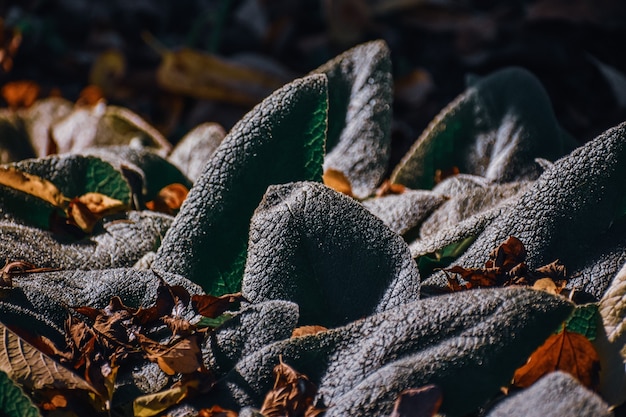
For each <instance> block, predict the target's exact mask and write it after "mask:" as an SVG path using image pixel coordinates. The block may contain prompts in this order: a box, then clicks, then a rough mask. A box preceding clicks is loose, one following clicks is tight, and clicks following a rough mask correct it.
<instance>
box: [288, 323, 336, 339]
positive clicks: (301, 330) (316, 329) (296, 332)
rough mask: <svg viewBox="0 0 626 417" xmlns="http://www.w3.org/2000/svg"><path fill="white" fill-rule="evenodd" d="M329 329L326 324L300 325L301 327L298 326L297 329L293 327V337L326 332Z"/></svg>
mask: <svg viewBox="0 0 626 417" xmlns="http://www.w3.org/2000/svg"><path fill="white" fill-rule="evenodd" d="M327 330H328V329H327V328H326V327H324V326H300V327H296V328H295V329H293V332H292V333H291V337H300V336H307V335H310V334H317V333H320V332H325V331H327Z"/></svg>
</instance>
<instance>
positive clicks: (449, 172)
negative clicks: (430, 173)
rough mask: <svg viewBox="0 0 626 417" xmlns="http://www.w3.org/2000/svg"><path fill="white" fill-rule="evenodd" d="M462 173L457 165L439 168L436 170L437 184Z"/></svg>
mask: <svg viewBox="0 0 626 417" xmlns="http://www.w3.org/2000/svg"><path fill="white" fill-rule="evenodd" d="M460 173H461V170H459V167H457V166H454V167H452V168H448V169H437V170H435V184H439V183H440V182H441V181H443V180H445V179H446V178H450V177H454V176H455V175H459V174H460Z"/></svg>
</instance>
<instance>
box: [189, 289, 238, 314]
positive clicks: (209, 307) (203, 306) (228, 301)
mask: <svg viewBox="0 0 626 417" xmlns="http://www.w3.org/2000/svg"><path fill="white" fill-rule="evenodd" d="M241 301H245V299H244V298H243V296H242V295H241V293H240V292H238V293H234V294H224V295H222V296H220V297H215V296H213V295H210V294H206V295H201V294H194V295H193V296H192V297H191V306H192V307H193V309H194V311H195V312H196V313H198V314H200V315H201V316H204V317H209V318H216V317H218V316H219V315H221V314H222V313H224V312H225V311H227V310H230V309H234V308H236V305H237V303H239V302H241Z"/></svg>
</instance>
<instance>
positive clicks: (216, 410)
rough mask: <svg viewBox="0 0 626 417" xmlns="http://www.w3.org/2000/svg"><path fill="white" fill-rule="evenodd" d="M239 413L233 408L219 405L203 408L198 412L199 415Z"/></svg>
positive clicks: (230, 416)
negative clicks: (227, 408)
mask: <svg viewBox="0 0 626 417" xmlns="http://www.w3.org/2000/svg"><path fill="white" fill-rule="evenodd" d="M238 415H239V414H238V413H237V412H235V411H232V410H226V409H224V408H222V407H220V406H219V405H214V406H213V407H211V408H203V409H202V410H200V411H199V412H198V417H237V416H238Z"/></svg>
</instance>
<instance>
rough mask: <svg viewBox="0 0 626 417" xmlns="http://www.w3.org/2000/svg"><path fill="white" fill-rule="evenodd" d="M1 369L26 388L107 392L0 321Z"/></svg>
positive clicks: (101, 395) (103, 394)
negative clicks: (61, 363)
mask: <svg viewBox="0 0 626 417" xmlns="http://www.w3.org/2000/svg"><path fill="white" fill-rule="evenodd" d="M0 370H1V371H4V372H5V373H7V375H8V376H9V378H11V379H12V380H14V381H16V382H17V383H19V384H20V385H22V386H24V387H26V388H27V389H32V390H39V389H42V388H57V389H77V390H82V391H88V392H93V393H95V394H97V395H98V396H100V397H104V396H105V395H106V394H105V393H103V392H101V391H100V390H98V389H96V388H95V387H94V386H93V385H91V384H90V383H88V382H87V381H86V380H84V379H83V378H81V377H80V376H78V375H77V374H75V373H74V372H72V371H71V370H69V369H67V368H65V367H63V366H61V365H60V364H59V363H58V362H57V361H55V360H54V359H52V358H50V357H49V356H48V355H46V354H45V353H43V352H41V351H40V350H38V349H37V348H35V347H34V346H33V345H31V344H30V343H28V342H27V341H26V340H24V339H23V338H22V337H20V336H18V335H17V334H16V333H14V332H13V331H11V330H9V329H8V328H7V327H6V326H5V325H4V324H2V323H0Z"/></svg>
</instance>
